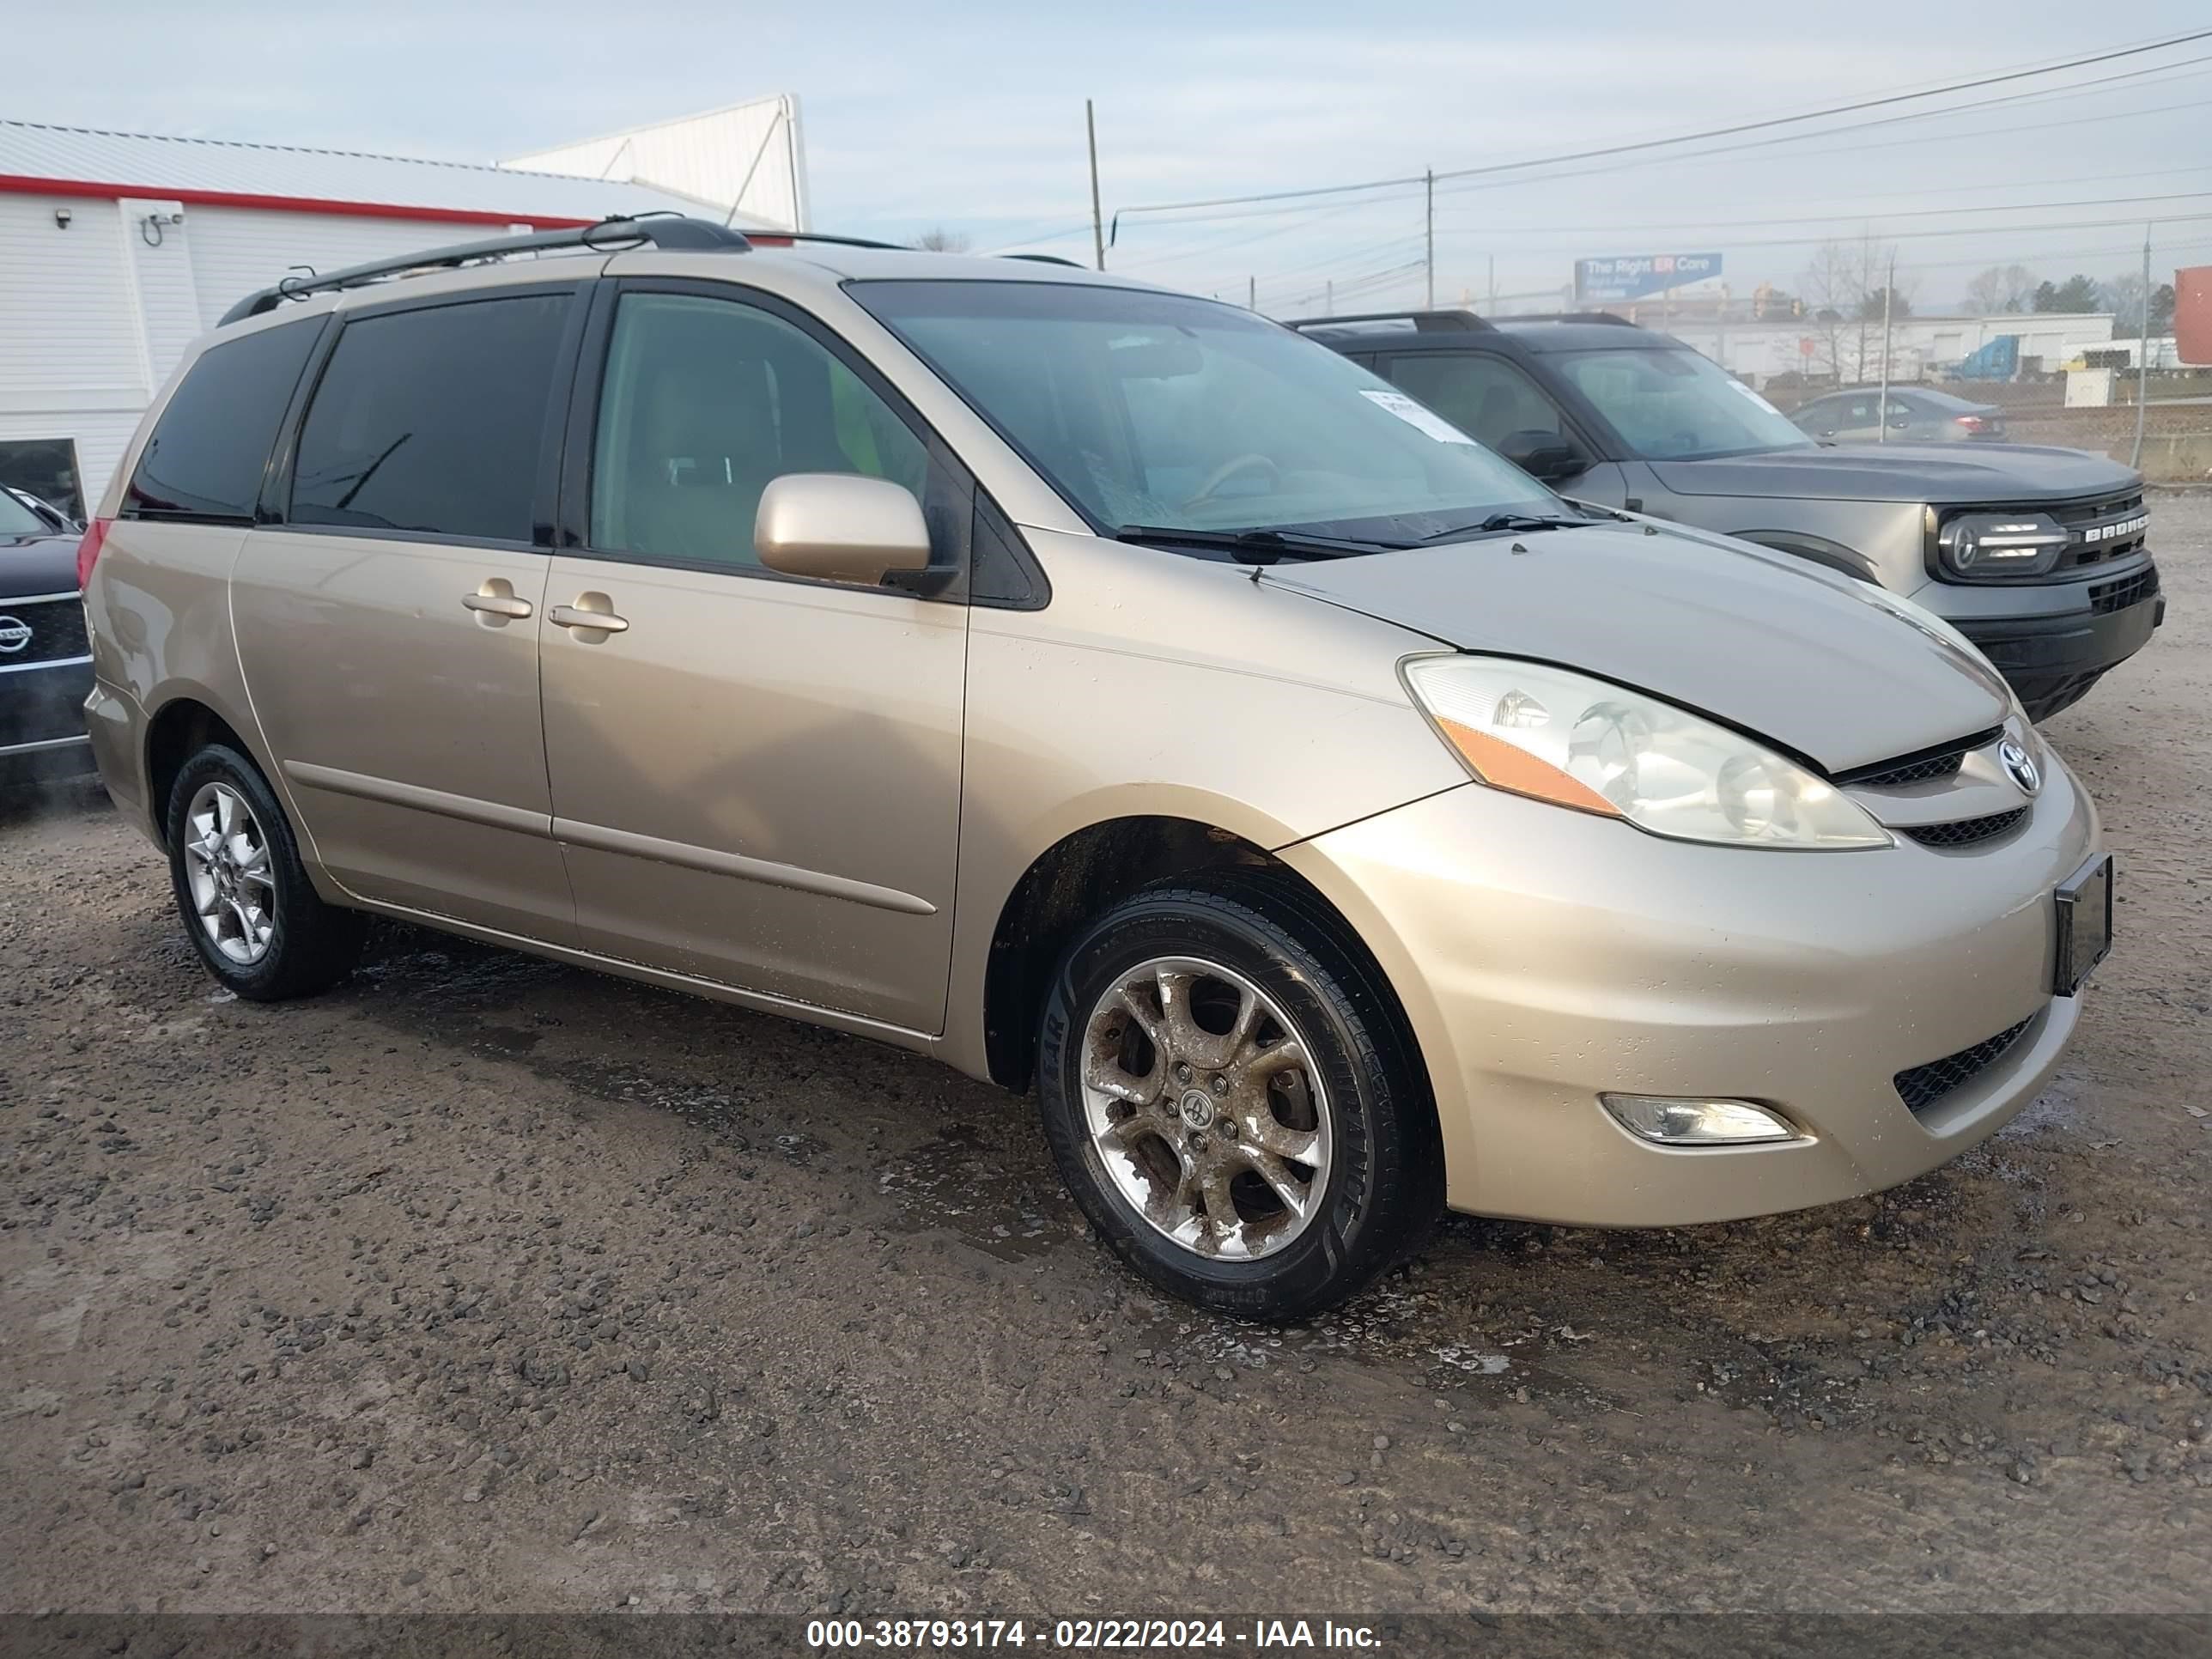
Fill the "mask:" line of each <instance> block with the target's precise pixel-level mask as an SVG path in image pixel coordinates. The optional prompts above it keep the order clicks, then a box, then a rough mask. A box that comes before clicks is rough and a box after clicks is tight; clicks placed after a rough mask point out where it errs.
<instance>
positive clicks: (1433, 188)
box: [1421, 167, 1437, 311]
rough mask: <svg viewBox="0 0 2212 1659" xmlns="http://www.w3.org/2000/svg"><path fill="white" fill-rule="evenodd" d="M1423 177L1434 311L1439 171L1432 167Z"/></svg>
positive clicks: (1427, 259)
mask: <svg viewBox="0 0 2212 1659" xmlns="http://www.w3.org/2000/svg"><path fill="white" fill-rule="evenodd" d="M1421 178H1422V180H1423V182H1424V185H1425V196H1426V198H1427V203H1428V205H1427V209H1426V222H1427V227H1428V228H1427V237H1428V255H1427V258H1426V261H1425V263H1426V264H1427V267H1428V273H1429V299H1428V308H1429V309H1430V310H1431V311H1434V310H1435V309H1436V308H1437V173H1436V169H1435V168H1434V167H1431V168H1430V169H1429V170H1428V171H1427V172H1425V173H1423V174H1422V175H1421Z"/></svg>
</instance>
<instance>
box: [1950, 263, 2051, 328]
mask: <svg viewBox="0 0 2212 1659" xmlns="http://www.w3.org/2000/svg"><path fill="white" fill-rule="evenodd" d="M2034 292H2035V273H2034V272H2033V271H2032V270H2029V269H2028V268H2027V266H2026V265H1991V266H1990V268H1989V269H1988V270H1984V271H1983V272H1982V273H1981V274H1980V275H1979V276H1976V277H1975V278H1974V280H1973V281H1972V282H1971V283H1967V284H1966V309H1967V310H1969V311H1975V312H1979V313H1983V314H1984V316H1994V315H1996V313H2001V312H2002V313H2012V312H2015V311H2025V310H2027V301H2028V298H2029V296H2030V295H2033V293H2034Z"/></svg>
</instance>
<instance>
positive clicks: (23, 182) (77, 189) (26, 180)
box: [0, 173, 596, 230]
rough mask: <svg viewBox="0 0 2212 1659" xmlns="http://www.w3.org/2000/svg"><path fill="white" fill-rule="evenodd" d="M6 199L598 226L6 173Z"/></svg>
mask: <svg viewBox="0 0 2212 1659" xmlns="http://www.w3.org/2000/svg"><path fill="white" fill-rule="evenodd" d="M0 195H9V196H90V197H96V198H98V199H100V200H103V201H121V200H122V199H123V198H124V197H139V198H142V199H143V200H147V201H153V202H182V203H184V204H186V205H188V206H193V207H231V208H262V209H265V210H269V211H270V212H275V213H326V214H334V215H337V216H340V217H343V218H351V219H423V220H430V221H434V222H438V223H441V224H455V225H499V226H501V227H502V228H504V227H505V226H507V225H533V226H535V227H536V228H538V229H539V230H567V229H570V228H574V227H577V226H581V225H588V224H592V223H595V222H596V221H594V220H591V219H575V218H570V217H568V216H564V215H561V214H545V213H492V212H488V211H486V210H483V209H480V208H438V207H408V206H405V205H403V204H400V203H398V202H340V201H336V200H333V199H332V198H331V197H325V196H261V195H256V194H254V193H252V192H251V191H237V190H177V189H173V188H171V187H170V186H167V185H112V184H100V183H96V182H94V181H93V180H91V179H40V178H36V177H33V176H32V175H30V174H27V173H0Z"/></svg>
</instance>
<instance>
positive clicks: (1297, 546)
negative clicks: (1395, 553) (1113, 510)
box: [1114, 524, 1406, 565]
mask: <svg viewBox="0 0 2212 1659" xmlns="http://www.w3.org/2000/svg"><path fill="white" fill-rule="evenodd" d="M1114 539H1115V541H1117V542H1166V543H1168V544H1170V545H1172V546H1176V547H1212V548H1218V549H1220V550H1222V551H1223V552H1225V553H1226V554H1228V555H1229V556H1230V557H1231V558H1232V559H1235V560H1236V561H1237V562H1238V563H1239V564H1256V565H1269V564H1273V563H1274V562H1276V561H1277V560H1278V559H1345V558H1350V557H1352V556H1354V555H1356V554H1360V553H1379V552H1385V551H1389V550H1393V549H1395V548H1401V547H1403V546H1405V545H1406V544H1405V543H1403V542H1360V541H1350V540H1347V539H1346V538H1342V537H1340V536H1307V535H1302V534H1298V533H1297V532H1285V531H1281V530H1182V529H1178V528H1176V526H1172V525H1151V524H1125V525H1123V526H1121V528H1120V529H1119V530H1116V531H1115V532H1114Z"/></svg>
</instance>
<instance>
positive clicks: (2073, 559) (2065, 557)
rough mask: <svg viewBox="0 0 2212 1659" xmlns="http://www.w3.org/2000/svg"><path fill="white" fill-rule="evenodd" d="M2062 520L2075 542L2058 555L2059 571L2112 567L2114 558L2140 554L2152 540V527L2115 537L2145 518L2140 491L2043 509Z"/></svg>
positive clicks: (2137, 526) (2133, 530)
mask: <svg viewBox="0 0 2212 1659" xmlns="http://www.w3.org/2000/svg"><path fill="white" fill-rule="evenodd" d="M2043 510H2044V511H2045V512H2046V513H2050V514H2051V517H2052V518H2054V519H2056V520H2058V522H2059V523H2060V524H2062V525H2063V526H2065V527H2066V528H2067V529H2068V530H2069V532H2072V534H2073V538H2074V539H2073V540H2072V541H2070V542H2069V543H2068V544H2066V548H2065V550H2064V551H2063V552H2062V553H2061V554H2059V556H2058V568H2059V569H2061V570H2074V569H2078V568H2080V567H2081V566H2083V565H2088V564H2110V563H2111V562H2112V561H2113V560H2114V559H2119V558H2124V557H2126V556H2128V555H2129V554H2130V553H2139V552H2141V551H2142V548H2143V544H2144V543H2146V542H2147V541H2148V540H2149V538H2150V530H2149V526H2148V525H2134V527H2132V528H2129V529H2127V532H2126V533H2125V534H2124V535H2120V534H2115V533H2114V532H2116V531H2118V530H2120V529H2122V528H2124V527H2126V526H2130V524H2132V522H2133V521H2134V520H2138V519H2141V518H2142V517H2143V497H2142V490H2140V489H2135V490H2130V491H2129V492H2128V493H2127V494H2125V495H2108V496H2106V497H2105V498H2104V499H2103V500H2102V501H2071V502H2069V503H2067V504H2066V505H2065V506H2063V507H2045V509H2043Z"/></svg>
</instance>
